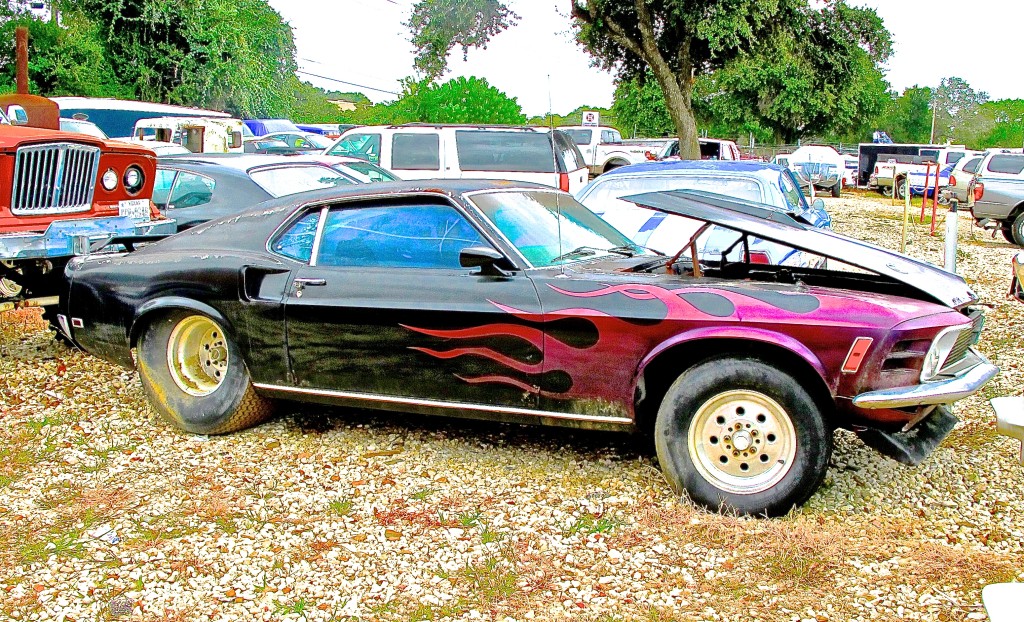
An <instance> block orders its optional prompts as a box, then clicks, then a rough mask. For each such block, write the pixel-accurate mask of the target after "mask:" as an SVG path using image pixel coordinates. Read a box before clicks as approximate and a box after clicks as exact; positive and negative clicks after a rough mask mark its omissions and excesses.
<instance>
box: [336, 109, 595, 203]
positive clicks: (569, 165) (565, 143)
mask: <svg viewBox="0 0 1024 622" xmlns="http://www.w3.org/2000/svg"><path fill="white" fill-rule="evenodd" d="M324 154H325V155H341V156H350V157H353V158H361V159H363V160H366V161H368V162H372V163H374V164H377V165H379V166H382V167H384V168H386V169H387V170H389V171H392V172H394V173H395V174H397V175H398V176H399V177H401V178H402V179H438V178H439V179H457V178H474V179H509V180H513V181H529V182H536V183H540V184H544V185H546V186H551V187H554V188H561V189H562V190H565V191H567V192H575V191H576V190H579V189H580V188H582V187H583V186H585V185H586V183H587V180H588V179H589V175H588V169H587V165H586V162H585V161H584V160H583V155H582V154H581V153H580V150H579V149H578V148H577V147H576V144H575V143H574V142H573V141H572V139H571V138H569V137H568V136H567V135H565V134H564V133H562V132H560V131H558V130H554V132H549V130H548V129H547V128H541V127H511V126H468V125H431V124H422V123H409V124H406V125H377V126H365V127H357V128H353V129H351V130H349V131H347V132H345V133H344V134H342V135H341V138H339V139H338V140H337V141H336V142H335V143H334V144H333V145H332V146H331V147H330V148H329V149H327V150H326V151H324Z"/></svg>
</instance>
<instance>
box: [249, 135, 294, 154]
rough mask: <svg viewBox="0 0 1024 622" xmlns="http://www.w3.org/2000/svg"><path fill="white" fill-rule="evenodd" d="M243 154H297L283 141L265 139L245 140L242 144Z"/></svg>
mask: <svg viewBox="0 0 1024 622" xmlns="http://www.w3.org/2000/svg"><path fill="white" fill-rule="evenodd" d="M242 152H243V153H256V154H262V155H290V154H296V153H299V151H298V150H296V149H294V148H293V147H289V146H288V143H286V142H284V141H283V140H274V139H272V138H271V139H269V140H268V139H265V138H263V137H258V138H256V137H254V138H246V139H245V140H244V141H243V142H242Z"/></svg>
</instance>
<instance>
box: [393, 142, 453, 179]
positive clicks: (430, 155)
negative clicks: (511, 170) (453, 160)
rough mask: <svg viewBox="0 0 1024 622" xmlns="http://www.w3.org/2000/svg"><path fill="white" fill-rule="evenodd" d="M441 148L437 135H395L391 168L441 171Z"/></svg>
mask: <svg viewBox="0 0 1024 622" xmlns="http://www.w3.org/2000/svg"><path fill="white" fill-rule="evenodd" d="M440 147H441V140H440V137H439V136H438V135H437V134H412V133H405V134H395V135H394V136H393V137H392V139H391V168H397V169H410V170H421V171H436V170H440V168H441V156H440Z"/></svg>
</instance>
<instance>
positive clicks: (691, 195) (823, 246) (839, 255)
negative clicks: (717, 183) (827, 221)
mask: <svg viewBox="0 0 1024 622" xmlns="http://www.w3.org/2000/svg"><path fill="white" fill-rule="evenodd" d="M622 199H623V200H625V201H630V202H632V203H636V204H637V205H639V206H641V207H646V208H649V209H653V210H657V211H660V212H665V213H667V214H675V215H677V216H685V217H687V218H693V219H695V220H700V221H704V222H709V223H711V224H714V225H718V226H720V227H724V228H726V229H732V230H733V231H738V232H740V233H748V234H750V235H753V236H756V237H759V238H762V239H765V240H771V241H773V242H778V243H779V244H785V245H787V246H791V247H793V248H796V249H799V250H802V251H807V252H809V253H814V254H816V255H820V256H822V257H827V258H829V259H834V260H836V261H839V262H842V263H845V264H848V265H851V266H856V267H858V268H862V269H864V270H868V271H870V272H874V273H875V274H880V275H883V276H886V277H889V278H891V279H893V280H896V281H899V282H901V283H904V284H906V285H907V286H909V287H912V288H914V289H916V290H918V291H920V292H923V293H925V294H927V295H928V296H930V297H931V298H933V299H935V300H936V301H938V302H941V303H942V304H945V305H947V306H950V307H953V308H959V307H962V306H964V305H966V304H970V303H972V302H975V301H977V300H978V297H977V295H976V294H975V293H974V292H973V291H972V290H971V288H970V287H969V286H968V285H967V282H966V281H964V279H963V278H961V277H959V276H957V275H955V274H951V273H949V272H946V271H945V270H942V269H941V268H939V267H937V266H933V265H931V264H929V263H925V262H923V261H918V260H916V259H911V258H910V257H907V256H906V255H902V254H900V253H897V252H895V251H890V250H887V249H884V248H881V247H879V246H875V245H874V244H869V243H867V242H862V241H860V240H855V239H853V238H849V237H846V236H844V235H840V234H838V233H835V232H833V231H829V230H827V229H818V228H814V227H812V226H810V225H808V224H805V223H803V222H801V221H799V220H797V219H795V218H793V217H792V216H790V215H788V214H786V213H783V212H779V211H777V210H773V209H769V208H766V207H763V206H760V205H758V204H757V203H752V202H748V201H738V200H735V199H731V198H729V197H725V196H722V195H718V194H713V193H710V192H700V191H693V190H672V191H665V192H648V193H645V194H636V195H632V196H626V197H622Z"/></svg>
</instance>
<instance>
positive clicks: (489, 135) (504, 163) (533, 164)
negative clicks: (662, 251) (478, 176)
mask: <svg viewBox="0 0 1024 622" xmlns="http://www.w3.org/2000/svg"><path fill="white" fill-rule="evenodd" d="M455 149H456V151H457V152H458V156H459V168H460V169H461V170H463V171H498V172H510V173H555V172H557V171H556V170H555V153H553V152H552V149H551V141H550V139H549V138H548V135H547V134H546V133H543V132H531V131H492V130H457V131H456V132H455Z"/></svg>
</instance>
